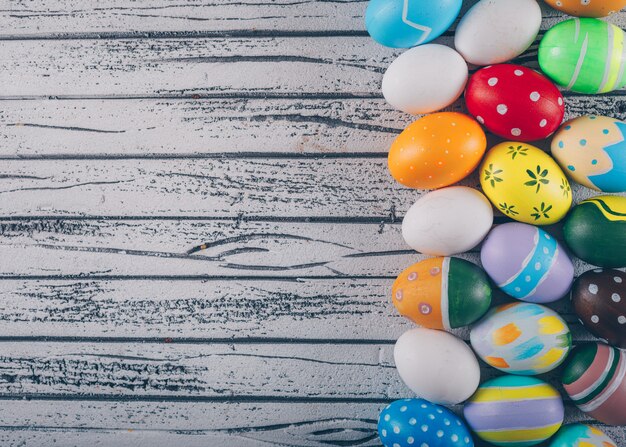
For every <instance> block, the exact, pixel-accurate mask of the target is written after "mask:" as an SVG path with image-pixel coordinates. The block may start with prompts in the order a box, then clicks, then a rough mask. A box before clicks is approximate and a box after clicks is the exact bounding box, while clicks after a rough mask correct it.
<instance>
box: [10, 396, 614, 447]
mask: <svg viewBox="0 0 626 447" xmlns="http://www.w3.org/2000/svg"><path fill="white" fill-rule="evenodd" d="M5 403H6V405H3V408H2V409H0V420H1V421H2V423H1V424H2V425H0V442H2V444H3V445H6V446H23V445H44V444H46V443H54V444H55V445H116V446H122V447H138V446H140V447H143V446H146V447H148V446H156V447H169V446H172V445H181V446H189V447H196V446H197V447H206V446H213V445H237V446H242V447H266V446H267V445H292V446H300V447H328V446H329V445H341V446H347V447H351V446H355V447H356V446H376V445H380V443H379V442H378V439H377V435H376V420H377V419H378V412H379V410H380V409H382V408H383V407H384V406H385V404H384V403H381V404H371V403H359V402H350V403H342V402H332V403H295V402H250V403H248V402H230V403H221V402H132V401H131V402H107V401H94V400H89V399H86V400H84V401H66V402H59V401H47V400H26V401H20V400H15V401H5ZM453 410H454V411H455V412H457V413H459V412H460V408H459V407H455V408H453ZM566 421H567V422H575V421H584V422H590V421H588V419H587V418H585V417H584V416H583V415H581V414H580V413H578V412H574V411H568V414H567V419H566ZM596 426H598V427H599V428H601V429H602V430H603V431H605V432H606V433H608V434H609V435H611V436H612V437H613V438H614V439H616V440H618V441H621V440H623V436H622V434H621V433H620V430H619V428H616V427H606V426H603V425H602V424H599V425H598V424H596ZM476 445H477V446H479V447H484V446H485V444H482V443H477V444H476ZM620 445H621V443H620Z"/></svg>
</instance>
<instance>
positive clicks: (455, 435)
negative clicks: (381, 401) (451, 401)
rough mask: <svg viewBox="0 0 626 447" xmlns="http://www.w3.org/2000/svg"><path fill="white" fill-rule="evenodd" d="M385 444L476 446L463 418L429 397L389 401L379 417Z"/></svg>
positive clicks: (395, 446) (399, 446)
mask: <svg viewBox="0 0 626 447" xmlns="http://www.w3.org/2000/svg"><path fill="white" fill-rule="evenodd" d="M378 436H379V437H380V441H381V442H382V443H383V445H384V446H385V447H474V441H473V440H472V436H471V434H470V431H469V429H468V428H467V426H466V425H465V423H463V421H462V420H461V418H459V417H458V416H457V415H456V414H454V413H452V412H451V411H450V410H448V409H447V408H445V407H442V406H441V405H436V404H433V403H431V402H429V401H427V400H425V399H402V400H396V401H395V402H392V403H391V404H389V405H387V407H385V408H384V409H383V411H381V412H380V416H379V418H378Z"/></svg>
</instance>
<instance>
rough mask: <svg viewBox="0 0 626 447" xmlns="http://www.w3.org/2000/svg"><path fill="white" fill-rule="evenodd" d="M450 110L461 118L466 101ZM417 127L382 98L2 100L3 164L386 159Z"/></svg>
mask: <svg viewBox="0 0 626 447" xmlns="http://www.w3.org/2000/svg"><path fill="white" fill-rule="evenodd" d="M625 104H626V102H625V100H624V95H623V94H622V93H618V94H615V95H611V96H603V98H602V101H597V99H596V98H593V97H589V96H569V97H568V98H567V103H566V108H567V114H566V119H570V118H573V117H576V116H579V115H582V114H585V113H588V112H589V111H590V110H593V111H594V112H595V113H598V114H601V115H611V116H614V117H616V118H620V119H625V118H626V105H625ZM448 110H451V111H461V112H462V111H465V107H464V102H463V101H462V100H460V101H458V102H457V103H456V104H454V105H453V106H452V107H450V108H449V109H448ZM414 119H415V118H414V117H413V116H411V115H408V114H405V113H402V112H398V111H395V110H393V109H392V108H391V107H390V106H389V105H387V103H386V102H385V101H384V99H382V98H358V99H356V98H337V99H306V98H302V99H298V98H285V99H272V100H265V99H255V98H203V99H191V98H190V99H90V100H59V101H53V100H31V101H20V100H13V101H11V100H6V101H3V102H2V108H0V129H1V132H0V141H1V142H2V144H0V157H1V158H13V157H20V158H25V157H27V158H37V157H52V158H54V157H100V158H106V157H109V158H112V157H135V158H138V157H144V158H147V157H153V156H155V155H159V156H176V157H182V156H186V155H193V156H196V157H215V156H220V155H222V154H229V155H232V156H235V154H238V155H239V156H240V157H245V156H247V155H257V156H259V155H262V154H268V153H282V154H289V155H291V156H298V155H300V154H342V155H343V154H345V155H346V156H348V154H354V155H358V154H364V153H367V154H372V155H373V154H376V155H378V156H380V157H384V156H385V155H386V153H387V150H388V148H389V146H390V144H391V142H392V141H393V139H394V138H395V137H396V136H397V134H399V133H400V132H401V131H402V130H403V129H404V127H406V126H407V125H408V124H410V123H411V122H412V121H413V120H414ZM270 130H271V131H270ZM492 141H494V142H495V141H499V140H497V139H496V138H492Z"/></svg>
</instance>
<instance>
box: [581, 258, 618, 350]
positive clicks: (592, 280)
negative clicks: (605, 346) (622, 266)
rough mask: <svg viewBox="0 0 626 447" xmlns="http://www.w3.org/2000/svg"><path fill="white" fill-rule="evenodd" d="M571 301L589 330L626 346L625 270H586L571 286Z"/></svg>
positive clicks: (609, 340) (614, 343)
mask: <svg viewBox="0 0 626 447" xmlns="http://www.w3.org/2000/svg"><path fill="white" fill-rule="evenodd" d="M572 304H573V305H574V311H575V312H576V314H577V315H578V318H579V319H580V322H581V323H582V324H583V326H585V328H587V330H589V332H591V333H592V334H594V335H595V336H597V337H599V338H601V339H603V340H605V341H606V342H607V343H609V344H610V345H613V346H615V347H618V348H626V273H624V272H621V271H619V270H611V269H596V270H591V271H588V272H586V273H584V274H583V275H581V276H580V277H579V278H578V279H577V280H576V282H575V283H574V287H573V288H572Z"/></svg>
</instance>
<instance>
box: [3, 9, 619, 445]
mask: <svg viewBox="0 0 626 447" xmlns="http://www.w3.org/2000/svg"><path fill="white" fill-rule="evenodd" d="M5 3H6V4H2V5H0V25H1V26H0V56H1V57H0V83H1V84H2V85H3V86H4V88H3V91H2V92H1V93H0V104H1V107H0V159H1V160H0V400H2V401H3V402H2V403H3V405H0V444H2V445H3V446H4V445H7V446H31V445H32V446H40V445H48V444H51V443H52V444H54V445H58V446H86V445H103V446H108V445H119V446H129V447H130V446H133V447H136V446H150V447H161V446H163V447H164V446H171V445H184V446H206V445H236V446H242V447H248V446H255V447H256V446H267V445H290V446H292V445H293V446H318V447H321V446H326V447H327V446H329V445H330V446H333V445H334V446H338V445H342V446H362V445H363V446H371V445H379V443H378V440H377V437H376V433H375V423H376V418H377V414H378V411H379V410H380V408H382V407H383V406H384V405H386V403H387V402H388V401H389V400H391V399H394V398H396V397H405V396H407V395H409V393H408V391H407V390H406V389H405V388H404V385H403V384H402V383H401V381H400V379H399V378H398V376H397V374H396V373H395V369H394V367H393V360H392V350H393V343H394V341H395V339H396V338H397V337H398V336H399V334H401V333H402V332H403V331H404V330H406V329H408V328H410V327H411V324H410V323H408V322H407V321H405V320H404V319H403V318H401V317H399V316H398V315H396V313H395V310H394V309H393V307H392V306H391V304H390V302H389V297H388V293H389V288H390V285H391V283H392V281H393V278H394V276H395V275H396V274H397V273H398V272H399V271H401V270H402V269H403V268H405V267H406V266H408V265H410V264H411V263H412V262H416V261H417V260H419V259H422V256H421V255H418V254H416V253H413V252H411V251H410V250H408V249H407V248H406V247H405V246H404V243H403V241H402V238H401V235H400V225H399V223H400V220H401V218H402V215H403V214H404V212H405V211H406V209H407V208H408V206H410V205H411V204H412V203H413V201H414V200H415V199H416V198H417V197H419V196H420V195H421V194H422V193H423V192H420V191H411V190H407V189H404V188H401V187H399V186H398V185H396V184H395V183H394V182H393V181H392V179H391V177H390V176H389V175H388V173H387V169H386V160H385V154H386V151H387V148H388V146H389V144H390V142H391V141H392V140H393V138H394V137H395V135H397V134H398V133H399V132H400V131H401V130H402V129H403V128H404V127H405V126H406V125H407V124H408V123H410V122H411V121H412V120H413V119H414V117H411V116H409V115H406V114H402V113H399V112H396V111H393V110H392V109H391V108H390V107H389V106H387V105H386V104H385V102H384V100H383V99H382V96H381V94H380V90H379V86H380V81H381V79H382V73H383V72H384V69H385V68H386V67H387V65H388V64H389V63H390V62H391V61H392V60H393V58H394V57H395V56H396V55H397V54H399V53H400V51H398V50H391V49H385V48H382V47H380V46H378V45H376V44H375V43H373V42H372V41H371V39H369V37H368V36H367V33H366V32H365V30H364V27H363V18H362V15H363V11H364V9H365V7H366V2H365V1H350V0H341V1H308V0H305V1H291V0H276V1H271V2H270V1H267V2H258V1H247V0H244V1H231V0H215V1H213V2H210V3H206V2H201V1H198V0H180V1H172V0H146V1H143V2H134V1H129V0H103V1H99V2H76V1H73V0H45V1H42V2H5ZM472 3H474V2H473V1H469V2H465V5H464V9H467V8H469V6H470V5H471V4H472ZM542 8H543V12H544V23H543V25H542V28H543V29H547V28H548V27H549V26H551V25H552V24H554V23H556V22H558V21H561V20H563V19H564V17H563V16H562V15H560V14H558V13H556V12H555V11H553V10H551V9H550V8H547V7H545V6H542ZM610 20H611V21H612V22H613V23H616V24H618V25H619V26H622V27H626V14H619V15H616V16H613V17H612V18H611V19H610ZM451 40H452V32H448V33H446V35H445V36H444V37H443V38H441V39H440V42H442V43H446V44H450V43H451ZM535 59H536V46H534V47H533V48H531V50H530V52H529V53H528V54H527V55H526V56H525V57H522V58H520V59H519V62H521V63H524V64H527V65H530V66H534V67H536V61H535ZM624 94H625V93H624V91H618V92H615V93H613V94H610V95H605V96H602V97H588V96H582V95H577V94H566V104H567V108H568V110H567V113H568V117H572V116H576V115H579V114H583V113H597V114H606V115H612V116H615V117H618V118H622V119H623V118H626V103H625V101H624ZM450 110H457V111H463V110H464V108H463V104H462V101H459V102H458V103H457V104H455V105H453V106H452V107H451V108H450ZM495 141H497V140H493V139H492V140H491V142H495ZM542 147H544V148H545V147H546V145H545V144H544V145H543V146H542ZM465 184H467V185H469V186H477V185H478V181H477V178H476V177H475V176H474V177H471V178H470V179H468V180H467V181H465ZM574 191H575V195H576V199H577V200H581V199H583V198H586V197H589V196H591V195H594V193H593V192H591V191H589V190H586V189H584V188H579V187H576V188H575V190H574ZM498 219H499V220H498V221H499V222H501V221H502V220H501V218H498ZM551 231H554V233H555V234H556V235H557V236H558V234H559V232H560V230H559V227H558V226H557V227H554V228H551ZM201 243H207V244H208V248H207V249H206V250H203V251H200V252H198V253H193V254H189V253H188V251H189V250H190V249H192V248H193V247H196V246H198V245H199V244H201ZM464 257H465V258H466V259H469V260H471V261H474V262H477V261H478V256H477V253H476V252H475V251H474V252H473V253H469V254H467V255H464ZM589 268H590V266H588V265H586V264H584V263H582V262H579V261H578V262H577V263H576V271H577V273H581V272H583V271H585V270H587V269H589ZM503 299H504V298H503V296H502V295H498V296H497V297H496V302H502V300H503ZM552 307H553V308H554V309H556V310H557V311H559V312H560V313H561V314H562V315H563V316H564V318H565V319H566V320H567V321H568V323H569V324H570V326H571V328H572V332H573V336H574V339H575V340H576V341H583V340H590V339H592V337H591V336H590V335H589V334H588V333H587V332H586V331H585V330H584V328H582V326H581V325H580V323H578V322H577V319H576V317H575V316H574V314H573V313H572V310H571V307H570V305H569V303H568V302H567V301H566V300H562V301H560V302H558V303H555V304H554V305H552ZM456 334H457V335H458V336H460V337H461V338H463V339H466V340H467V338H468V331H467V329H462V330H459V331H457V332H456ZM494 374H498V373H497V372H495V371H494V370H493V369H490V368H488V367H486V366H485V365H483V377H484V378H486V377H491V376H493V375H494ZM547 379H548V380H550V381H551V382H553V383H556V382H557V373H552V374H549V375H548V376H547ZM455 410H456V411H457V412H458V411H459V410H460V408H459V407H456V408H455ZM567 420H568V421H577V420H584V421H587V422H591V421H588V420H587V418H586V417H585V416H584V415H582V414H581V413H580V412H578V411H577V410H576V409H575V408H573V407H572V406H571V404H570V403H567ZM600 426H601V427H602V428H603V429H604V430H606V431H607V432H608V433H610V434H611V435H612V436H613V437H614V438H615V439H616V440H617V441H618V443H619V444H620V446H621V447H624V446H626V430H625V429H624V428H623V427H603V426H602V424H600ZM478 445H481V444H478Z"/></svg>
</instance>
